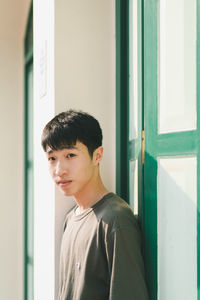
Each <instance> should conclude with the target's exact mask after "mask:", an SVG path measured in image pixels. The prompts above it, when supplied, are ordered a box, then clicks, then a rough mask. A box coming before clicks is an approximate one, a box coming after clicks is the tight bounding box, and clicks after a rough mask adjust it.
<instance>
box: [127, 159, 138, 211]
mask: <svg viewBox="0 0 200 300" xmlns="http://www.w3.org/2000/svg"><path fill="white" fill-rule="evenodd" d="M129 204H130V206H131V208H132V209H133V212H134V214H135V215H138V161H137V160H130V161H129Z"/></svg>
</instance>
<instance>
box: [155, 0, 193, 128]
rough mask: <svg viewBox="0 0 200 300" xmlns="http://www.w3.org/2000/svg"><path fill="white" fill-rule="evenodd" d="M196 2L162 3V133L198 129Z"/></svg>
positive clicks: (160, 66)
mask: <svg viewBox="0 0 200 300" xmlns="http://www.w3.org/2000/svg"><path fill="white" fill-rule="evenodd" d="M196 14H197V12H196V0H185V1H183V0H160V1H159V17H158V95H159V97H158V98H159V104H158V106H159V109H158V112H159V126H158V127H159V133H166V132H176V131H186V130H193V129H196V39H197V38H196V35H197V33H196V32H197V31H196V27H197V24H196V22H197V20H196Z"/></svg>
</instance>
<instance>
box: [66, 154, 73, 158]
mask: <svg viewBox="0 0 200 300" xmlns="http://www.w3.org/2000/svg"><path fill="white" fill-rule="evenodd" d="M74 156H75V154H73V153H69V154H67V158H72V157H74Z"/></svg>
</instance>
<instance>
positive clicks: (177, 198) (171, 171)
mask: <svg viewBox="0 0 200 300" xmlns="http://www.w3.org/2000/svg"><path fill="white" fill-rule="evenodd" d="M157 184H158V195H157V201H158V203H157V204H158V206H157V212H158V219H157V221H158V299H159V300H169V299H170V300H177V299H184V300H188V299H190V300H197V159H196V157H181V158H177V157H176V158H175V157H173V158H159V159H158V182H157Z"/></svg>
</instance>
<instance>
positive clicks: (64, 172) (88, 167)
mask: <svg viewBox="0 0 200 300" xmlns="http://www.w3.org/2000/svg"><path fill="white" fill-rule="evenodd" d="M97 152H98V149H96V150H95V151H94V154H93V158H91V156H90V155H89V152H88V148H87V147H86V146H85V145H84V144H83V143H81V142H79V141H78V142H77V143H76V144H75V146H74V147H73V148H71V149H67V148H65V149H62V150H56V151H53V150H52V149H51V148H50V147H47V150H46V153H47V158H48V162H49V171H50V174H51V176H52V178H53V180H54V182H55V183H56V184H57V185H58V186H59V188H60V189H61V190H62V191H63V193H64V194H65V195H66V196H72V195H73V196H75V197H76V196H78V195H79V194H80V193H81V192H84V191H87V189H88V188H90V186H91V184H92V182H93V179H94V176H95V169H96V168H97V166H98V161H97V160H98V159H97V155H96V153H97Z"/></svg>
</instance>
